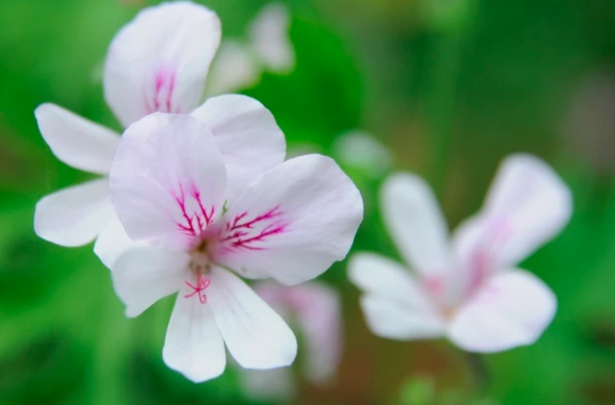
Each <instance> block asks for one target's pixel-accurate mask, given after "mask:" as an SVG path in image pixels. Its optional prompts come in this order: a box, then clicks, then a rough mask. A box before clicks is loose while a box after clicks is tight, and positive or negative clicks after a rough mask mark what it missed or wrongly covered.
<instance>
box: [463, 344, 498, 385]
mask: <svg viewBox="0 0 615 405" xmlns="http://www.w3.org/2000/svg"><path fill="white" fill-rule="evenodd" d="M462 354H463V357H464V360H465V363H466V365H467V367H468V370H469V371H470V375H471V376H472V379H473V380H474V383H475V384H476V388H477V391H478V392H484V391H486V390H487V388H488V387H489V385H490V384H491V373H490V372H489V367H488V366H487V363H486V362H485V359H484V357H483V356H482V355H480V354H479V353H470V352H462Z"/></svg>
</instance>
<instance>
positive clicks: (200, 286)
mask: <svg viewBox="0 0 615 405" xmlns="http://www.w3.org/2000/svg"><path fill="white" fill-rule="evenodd" d="M184 282H185V283H186V285H187V286H188V287H190V288H191V289H192V292H191V293H189V294H186V295H184V298H190V297H193V296H195V295H198V296H199V301H200V302H201V304H205V303H206V302H207V296H206V295H205V292H204V291H205V290H206V289H207V287H209V286H210V285H211V279H209V278H205V276H203V275H202V274H199V278H198V280H197V285H196V286H195V285H192V283H190V282H189V281H184Z"/></svg>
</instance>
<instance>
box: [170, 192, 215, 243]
mask: <svg viewBox="0 0 615 405" xmlns="http://www.w3.org/2000/svg"><path fill="white" fill-rule="evenodd" d="M178 189H179V192H175V191H174V190H169V193H170V194H171V195H172V196H173V199H174V200H175V202H176V203H177V205H178V206H179V209H180V211H181V216H182V220H181V221H179V222H175V223H176V225H177V227H178V228H179V229H180V230H181V231H182V232H184V233H186V234H188V235H189V236H192V237H198V236H202V235H203V233H204V232H205V230H206V229H207V228H208V227H209V226H210V225H211V224H212V223H213V220H214V214H215V212H216V207H214V206H212V207H211V208H210V209H209V210H207V208H205V206H204V204H203V201H202V198H201V193H200V191H199V190H197V188H196V186H195V185H194V184H191V186H190V192H189V193H188V194H186V192H185V188H184V185H183V184H182V183H179V186H178ZM189 203H192V204H190V205H191V206H192V207H190V206H189Z"/></svg>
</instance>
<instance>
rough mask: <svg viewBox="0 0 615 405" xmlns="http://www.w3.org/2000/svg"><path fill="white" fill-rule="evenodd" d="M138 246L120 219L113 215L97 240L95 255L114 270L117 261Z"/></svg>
mask: <svg viewBox="0 0 615 405" xmlns="http://www.w3.org/2000/svg"><path fill="white" fill-rule="evenodd" d="M136 245H137V244H136V243H135V242H134V241H133V240H132V239H130V236H128V234H127V233H126V231H125V230H124V227H123V226H122V223H121V222H120V220H119V219H118V217H117V216H116V215H115V213H114V214H113V219H111V220H110V221H109V223H108V224H107V225H106V226H105V227H104V228H103V230H102V231H101V232H100V235H98V238H96V243H95V244H94V253H95V254H96V256H98V258H99V259H100V260H101V261H102V262H103V264H104V265H105V266H107V267H108V268H109V269H113V264H114V263H115V260H116V259H117V258H118V257H120V255H121V254H122V253H124V252H126V251H127V250H129V249H130V248H132V247H134V246H136Z"/></svg>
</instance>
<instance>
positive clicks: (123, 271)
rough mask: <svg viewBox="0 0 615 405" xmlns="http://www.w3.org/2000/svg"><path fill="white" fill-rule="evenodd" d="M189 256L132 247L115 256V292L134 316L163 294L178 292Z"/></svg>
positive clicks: (113, 271)
mask: <svg viewBox="0 0 615 405" xmlns="http://www.w3.org/2000/svg"><path fill="white" fill-rule="evenodd" d="M189 262H190V256H189V255H187V254H185V253H183V252H172V251H165V250H161V249H153V248H148V247H135V248H133V249H130V250H128V251H126V252H124V253H123V254H122V255H121V256H120V257H118V258H117V260H116V261H115V263H114V264H113V267H112V277H113V285H114V287H115V292H116V293H117V295H118V296H119V297H120V299H121V300H122V302H123V303H124V305H126V316H128V317H135V316H138V315H140V314H141V313H142V312H143V311H145V310H146V309H147V308H149V307H150V306H151V305H152V304H154V303H155V302H156V301H158V300H159V299H161V298H164V297H166V296H167V295H170V294H173V293H174V292H176V291H179V290H180V289H181V288H182V285H184V282H185V281H186V280H187V279H188V278H189V277H190V272H189V270H188V264H189Z"/></svg>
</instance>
